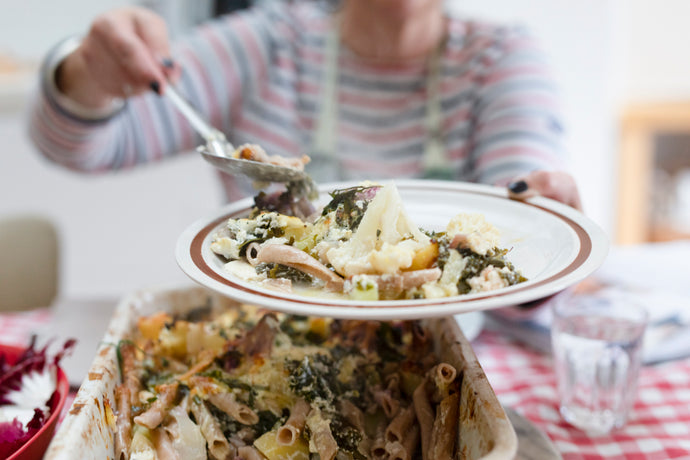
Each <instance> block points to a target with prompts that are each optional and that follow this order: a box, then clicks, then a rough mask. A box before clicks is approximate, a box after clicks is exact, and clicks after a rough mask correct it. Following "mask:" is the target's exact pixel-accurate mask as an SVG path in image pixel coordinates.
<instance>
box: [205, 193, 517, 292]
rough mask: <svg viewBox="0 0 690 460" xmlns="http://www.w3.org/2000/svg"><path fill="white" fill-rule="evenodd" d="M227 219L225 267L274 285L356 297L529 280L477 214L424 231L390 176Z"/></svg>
mask: <svg viewBox="0 0 690 460" xmlns="http://www.w3.org/2000/svg"><path fill="white" fill-rule="evenodd" d="M255 203H256V206H255V208H254V210H253V212H252V214H251V215H250V216H249V217H247V218H240V219H234V218H233V219H229V220H228V221H227V225H225V227H224V228H223V229H222V230H220V231H218V232H217V233H216V234H214V235H213V238H212V242H211V250H212V251H213V252H214V253H216V254H218V255H219V256H221V257H223V258H224V269H225V271H226V272H227V273H229V274H232V275H233V276H236V277H239V278H240V279H243V280H245V281H250V282H254V283H258V284H260V285H262V286H264V287H267V288H270V289H278V290H282V291H287V292H299V293H301V294H306V295H322V296H336V297H342V298H345V299H352V300H374V301H375V300H395V299H419V298H439V297H449V296H456V295H460V294H471V293H478V292H485V291H490V290H494V289H499V288H503V287H506V286H510V285H514V284H517V283H520V282H522V281H525V278H524V277H523V276H522V275H521V274H520V272H519V271H518V270H516V269H515V267H514V266H513V265H512V264H511V263H510V262H509V261H508V260H507V258H506V255H507V253H508V250H507V249H502V248H499V237H500V235H499V232H498V230H497V229H496V228H495V227H494V226H493V225H491V224H490V223H489V222H487V221H486V220H485V218H484V217H483V215H481V214H470V213H459V214H457V215H456V216H455V217H453V218H452V219H450V221H449V222H448V224H447V227H446V228H445V230H443V231H430V230H425V229H420V228H419V227H418V226H416V225H415V224H414V222H412V220H411V219H410V217H409V215H408V214H407V213H406V212H405V209H404V206H403V203H402V200H401V198H400V195H399V193H398V190H397V188H396V187H395V185H394V184H393V183H391V184H388V185H385V186H380V185H372V184H363V185H361V186H358V187H353V188H348V189H343V190H336V191H334V192H332V193H331V201H330V202H329V203H328V204H326V206H324V208H323V209H322V210H321V211H320V212H317V213H316V214H312V215H311V216H310V217H304V216H303V215H304V213H302V217H297V216H295V215H290V213H284V212H281V210H280V209H279V208H277V207H276V206H267V205H265V203H263V202H262V200H261V198H260V197H259V199H255Z"/></svg>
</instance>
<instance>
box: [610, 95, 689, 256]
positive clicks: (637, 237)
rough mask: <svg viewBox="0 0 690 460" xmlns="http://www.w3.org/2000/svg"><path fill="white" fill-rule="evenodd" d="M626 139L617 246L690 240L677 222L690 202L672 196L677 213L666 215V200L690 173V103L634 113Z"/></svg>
mask: <svg viewBox="0 0 690 460" xmlns="http://www.w3.org/2000/svg"><path fill="white" fill-rule="evenodd" d="M620 136H621V137H620V157H619V171H618V187H617V193H618V196H617V210H618V215H617V219H616V243H619V244H634V243H642V242H647V241H665V240H669V239H679V238H690V229H688V228H687V226H679V225H678V223H677V222H678V220H677V219H676V217H678V213H679V209H678V207H677V205H678V203H679V201H678V199H679V198H683V199H685V200H687V197H677V196H676V197H675V198H674V197H672V196H671V197H670V198H672V199H674V200H675V202H674V203H675V205H676V207H675V208H674V207H673V206H670V207H669V209H663V206H664V198H663V197H664V196H665V195H664V194H666V195H668V194H669V193H675V192H674V191H673V190H671V189H672V188H673V187H672V186H673V185H675V184H676V181H677V180H678V179H679V177H680V176H681V175H683V174H686V173H690V101H688V102H674V103H659V104H645V105H637V106H632V107H629V108H628V109H627V110H626V111H625V112H624V114H623V117H622V123H621V131H620ZM669 149H670V150H669ZM687 177H690V175H688V176H687ZM669 196H670V195H669ZM687 211H688V212H689V213H690V209H688V210H687Z"/></svg>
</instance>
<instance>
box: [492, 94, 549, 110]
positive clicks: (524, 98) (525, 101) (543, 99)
mask: <svg viewBox="0 0 690 460" xmlns="http://www.w3.org/2000/svg"><path fill="white" fill-rule="evenodd" d="M520 106H524V107H531V108H533V109H534V108H540V109H543V110H544V111H547V112H550V113H553V112H555V111H557V109H559V104H558V102H557V101H556V99H555V95H553V94H551V93H544V92H543V91H542V92H539V91H524V92H521V93H517V94H511V95H510V96H505V97H502V98H501V99H499V100H498V101H495V102H492V103H491V104H490V105H489V106H487V108H486V109H485V111H489V110H498V109H505V108H510V107H520Z"/></svg>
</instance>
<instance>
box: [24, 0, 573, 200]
mask: <svg viewBox="0 0 690 460" xmlns="http://www.w3.org/2000/svg"><path fill="white" fill-rule="evenodd" d="M261 5H262V6H257V7H254V8H251V9H249V10H246V11H243V12H240V13H236V14H232V15H228V16H226V17H222V18H220V19H218V20H215V21H213V22H210V23H208V24H206V25H204V26H203V27H201V28H199V29H198V30H196V31H194V32H193V33H192V34H190V35H188V36H186V37H184V38H182V39H181V40H180V41H179V42H177V43H174V44H173V45H171V44H170V43H169V40H168V35H167V32H166V25H165V23H164V21H163V20H162V19H161V18H160V17H158V16H157V15H155V14H154V13H152V12H151V11H148V10H146V9H142V8H135V7H133V8H125V9H120V10H115V11H112V12H108V13H106V14H103V15H102V16H100V17H98V18H96V19H95V20H94V22H93V24H92V25H91V27H90V30H89V31H88V33H87V34H86V36H84V37H83V38H81V39H70V40H67V41H65V42H63V43H61V44H59V45H58V46H56V47H55V48H54V50H53V51H52V52H51V53H50V54H49V56H48V57H47V59H46V62H45V63H44V73H43V76H44V80H43V85H42V91H41V95H40V97H39V98H38V99H37V102H36V105H35V107H34V111H33V117H32V123H31V128H32V130H31V132H32V138H33V140H34V142H35V144H36V145H37V146H38V148H39V149H40V150H41V151H42V152H43V153H44V154H45V155H46V156H47V157H48V158H50V159H51V160H53V161H55V162H57V163H60V164H62V165H64V166H66V167H68V168H71V169H75V170H79V171H86V172H100V171H103V170H110V169H118V168H127V167H131V166H134V165H136V164H140V163H145V162H150V161H158V160H161V159H164V158H166V157H169V156H172V155H175V154H177V153H179V152H189V151H191V150H192V149H193V147H194V146H196V145H198V144H199V143H200V142H201V141H200V139H199V138H197V137H196V136H195V134H194V132H193V131H192V129H191V127H190V125H189V124H188V123H187V122H186V121H185V120H184V119H183V118H181V117H180V116H179V115H178V114H177V113H176V111H175V109H174V108H173V107H172V106H171V105H170V104H169V103H168V102H167V101H166V99H165V98H161V97H160V95H161V94H163V93H164V92H165V91H166V88H167V86H168V85H170V84H175V85H176V86H178V88H179V90H180V92H182V93H183V94H184V95H185V96H186V97H187V98H188V99H189V100H190V102H191V103H192V104H193V105H194V106H196V107H197V108H198V109H199V110H200V111H201V112H202V113H203V114H204V115H205V116H206V117H207V118H208V119H209V120H210V121H211V123H212V124H214V125H215V126H217V127H218V128H220V129H221V130H223V131H224V132H225V133H226V135H227V137H228V138H229V140H230V141H231V142H232V143H233V144H235V145H240V144H242V143H245V142H251V143H256V144H260V145H261V146H262V147H263V148H264V149H265V150H266V151H267V152H269V153H271V154H279V155H283V156H288V157H297V156H301V155H303V154H305V153H306V154H308V155H309V156H311V158H312V161H311V163H310V164H309V165H307V171H308V172H310V173H311V174H312V176H314V178H315V179H316V180H317V181H326V180H336V179H386V178H411V177H429V178H446V179H452V180H464V181H474V182H482V183H488V184H496V185H508V186H509V189H510V190H511V191H512V192H513V193H514V194H516V196H518V197H521V196H527V195H529V194H533V193H540V194H542V195H545V196H549V197H551V198H555V199H557V200H560V201H562V202H565V203H567V204H570V205H572V206H575V207H578V208H579V207H580V202H579V198H578V192H577V188H576V186H575V182H574V181H573V179H572V177H571V176H570V175H568V174H567V173H565V172H562V171H561V169H562V168H563V164H564V161H563V160H564V158H563V152H562V151H561V137H562V132H561V131H562V128H561V122H560V119H559V113H558V108H557V105H558V104H557V97H556V94H555V88H554V84H553V82H552V80H551V79H550V76H549V73H548V71H547V68H546V66H545V64H544V59H543V57H542V56H541V54H540V53H539V51H538V49H537V48H536V47H535V44H534V42H533V40H532V39H531V38H530V37H529V36H528V35H527V34H525V33H524V31H521V30H519V29H515V28H506V27H500V26H496V25H492V24H486V23H479V22H473V21H468V20H464V19H459V18H456V17H451V16H449V15H447V14H446V12H445V11H444V8H443V3H442V1H441V0H344V1H343V2H342V3H340V4H339V5H338V6H337V8H333V7H327V6H326V5H325V4H324V3H321V2H316V1H305V2H270V3H262V4H261ZM156 93H157V94H156ZM221 177H222V181H223V184H224V187H225V190H226V192H227V197H228V199H230V200H233V199H236V198H239V197H241V196H244V195H246V194H247V193H249V192H250V187H248V185H249V184H248V182H247V181H245V180H243V179H240V178H237V177H230V176H225V175H221Z"/></svg>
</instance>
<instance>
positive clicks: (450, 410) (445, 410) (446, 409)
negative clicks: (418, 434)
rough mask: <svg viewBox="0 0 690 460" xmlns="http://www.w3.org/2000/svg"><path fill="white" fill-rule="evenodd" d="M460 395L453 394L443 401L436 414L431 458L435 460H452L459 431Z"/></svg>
mask: <svg viewBox="0 0 690 460" xmlns="http://www.w3.org/2000/svg"><path fill="white" fill-rule="evenodd" d="M458 404H459V401H458V394H457V393H453V394H452V395H450V396H447V397H446V398H445V399H443V400H442V401H441V403H440V404H439V406H438V410H437V412H436V418H435V419H434V425H433V428H432V431H431V445H430V447H429V452H430V458H432V459H434V460H451V459H453V458H455V457H454V449H455V444H456V442H455V441H456V438H457V429H458Z"/></svg>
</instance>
